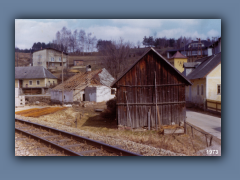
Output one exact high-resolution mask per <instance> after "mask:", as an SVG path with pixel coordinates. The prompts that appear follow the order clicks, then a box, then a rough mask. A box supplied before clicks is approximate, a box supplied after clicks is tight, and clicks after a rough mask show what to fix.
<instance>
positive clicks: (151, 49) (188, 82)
mask: <svg viewBox="0 0 240 180" xmlns="http://www.w3.org/2000/svg"><path fill="white" fill-rule="evenodd" d="M150 51H153V52H154V53H156V54H157V55H158V56H159V57H160V58H161V59H162V60H163V61H165V62H166V63H167V64H168V65H169V66H170V67H171V68H172V69H174V70H175V71H176V72H177V73H178V74H179V75H180V76H181V77H182V78H184V80H185V81H186V82H187V84H189V85H191V84H192V83H191V82H190V81H189V80H188V79H187V78H186V77H185V76H184V75H182V74H181V73H180V72H179V71H178V70H177V69H176V68H175V67H174V66H173V65H172V64H171V63H170V62H169V61H168V60H166V59H165V58H164V57H163V56H162V55H161V54H159V53H158V52H157V51H156V50H155V49H153V48H150V49H149V50H147V51H146V52H145V53H144V54H143V55H142V56H141V57H140V58H139V59H138V60H137V61H135V62H134V63H133V65H132V66H130V67H129V68H128V69H127V70H125V71H124V72H123V73H122V74H121V75H120V76H119V77H118V78H117V79H116V80H115V81H114V82H113V83H112V85H111V87H113V86H114V84H116V83H117V82H118V81H119V80H120V79H121V78H122V77H123V76H124V75H125V74H126V73H127V72H128V71H130V69H132V68H133V67H134V66H135V65H136V64H137V63H138V61H140V60H141V59H142V58H143V57H144V56H145V55H146V54H147V53H149V52H150Z"/></svg>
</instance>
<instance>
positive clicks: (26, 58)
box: [15, 52, 32, 67]
mask: <svg viewBox="0 0 240 180" xmlns="http://www.w3.org/2000/svg"><path fill="white" fill-rule="evenodd" d="M17 59H18V62H17ZM31 59H32V55H31V54H30V53H21V52H15V67H17V64H18V66H28V65H29V64H30V63H31Z"/></svg>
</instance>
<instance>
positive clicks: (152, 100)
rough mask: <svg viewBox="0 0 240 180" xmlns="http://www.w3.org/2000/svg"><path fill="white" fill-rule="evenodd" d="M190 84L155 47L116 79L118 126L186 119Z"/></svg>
mask: <svg viewBox="0 0 240 180" xmlns="http://www.w3.org/2000/svg"><path fill="white" fill-rule="evenodd" d="M188 85H191V82H190V81H189V80H188V79H186V77H184V76H183V75H182V74H181V73H180V72H179V71H178V70H177V69H176V68H175V67H174V66H172V65H171V64H170V63H169V62H168V61H167V60H166V59H165V58H164V57H162V56H161V55H160V54H159V53H158V52H157V51H155V50H154V49H153V48H150V49H149V50H148V51H147V52H146V53H145V54H144V55H143V56H142V57H141V58H140V59H139V60H137V61H136V62H135V63H134V64H133V65H132V66H131V67H129V68H128V69H127V70H126V71H125V72H124V73H122V74H121V75H120V76H119V78H118V79H116V80H115V81H114V82H113V84H112V88H117V95H116V97H117V119H118V125H122V126H127V127H132V128H139V127H144V126H148V112H149V111H150V120H149V122H150V126H151V127H153V128H156V127H159V122H160V123H161V125H171V124H173V122H174V123H175V124H179V123H180V122H185V119H186V105H185V86H188Z"/></svg>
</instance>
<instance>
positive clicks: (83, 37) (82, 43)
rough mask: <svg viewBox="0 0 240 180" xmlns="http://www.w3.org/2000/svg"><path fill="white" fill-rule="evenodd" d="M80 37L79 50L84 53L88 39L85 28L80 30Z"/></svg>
mask: <svg viewBox="0 0 240 180" xmlns="http://www.w3.org/2000/svg"><path fill="white" fill-rule="evenodd" d="M78 39H79V50H80V51H82V52H83V55H84V48H85V41H86V33H85V31H84V30H82V29H81V30H80V31H79V34H78Z"/></svg>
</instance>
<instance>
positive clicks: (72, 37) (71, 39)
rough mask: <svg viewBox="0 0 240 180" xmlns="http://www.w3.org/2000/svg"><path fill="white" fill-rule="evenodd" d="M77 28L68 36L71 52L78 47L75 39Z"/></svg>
mask: <svg viewBox="0 0 240 180" xmlns="http://www.w3.org/2000/svg"><path fill="white" fill-rule="evenodd" d="M77 34H78V32H77V29H76V30H75V31H74V32H73V34H72V35H70V37H69V46H70V47H71V48H72V52H75V51H76V49H78V41H77Z"/></svg>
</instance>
